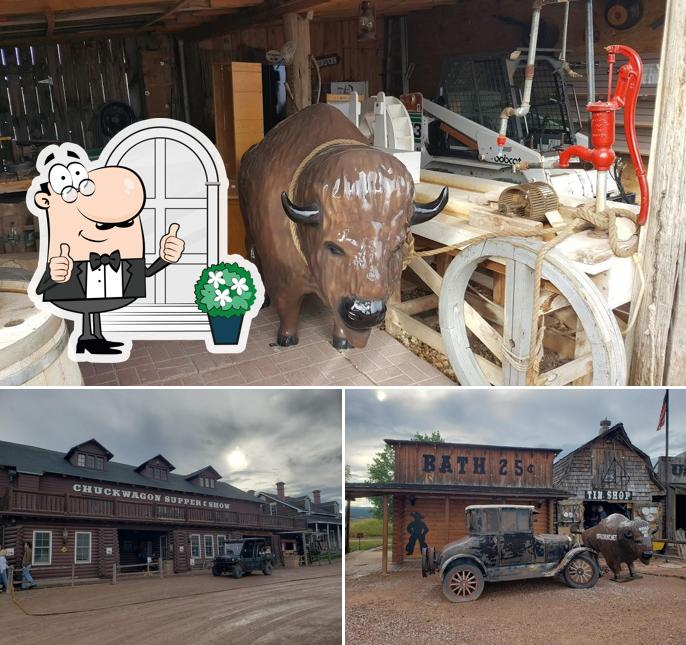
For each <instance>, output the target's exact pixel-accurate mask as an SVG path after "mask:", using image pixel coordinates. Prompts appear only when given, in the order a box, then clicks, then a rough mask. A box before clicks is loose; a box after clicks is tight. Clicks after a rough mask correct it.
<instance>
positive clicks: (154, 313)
mask: <svg viewBox="0 0 686 645" xmlns="http://www.w3.org/2000/svg"><path fill="white" fill-rule="evenodd" d="M136 125H137V126H138V127H136ZM136 125H134V126H132V127H129V128H127V129H126V131H125V136H123V137H119V135H118V136H117V137H115V138H114V139H113V140H112V141H110V142H109V144H108V145H107V146H106V147H105V150H103V153H102V155H101V160H102V161H103V164H104V165H105V166H125V167H127V168H130V169H131V170H134V171H135V172H136V173H138V175H139V176H140V177H141V179H142V181H143V184H144V185H145V193H146V198H145V206H144V208H143V211H142V212H141V223H142V226H143V235H144V239H145V263H146V265H150V264H152V263H153V262H154V261H155V260H156V259H157V257H158V256H159V242H160V239H161V238H162V237H163V236H164V235H165V234H166V233H167V231H168V230H169V227H170V226H171V224H173V223H178V224H179V225H180V229H179V233H178V236H179V237H180V238H181V239H183V240H184V242H185V245H186V246H185V250H184V253H183V256H182V257H181V260H180V261H179V262H178V263H177V264H171V265H169V266H168V267H167V268H166V269H164V270H163V271H160V272H159V273H157V274H156V275H154V276H153V277H150V278H148V280H147V282H146V293H147V295H146V297H145V298H144V299H140V300H137V301H136V302H134V303H133V304H131V305H129V306H127V307H125V308H123V309H121V310H119V311H114V312H111V313H109V314H105V315H103V328H104V330H105V331H106V332H107V331H111V332H118V333H122V332H123V333H126V334H128V335H130V337H132V338H141V339H143V338H152V339H154V338H159V337H160V335H161V334H160V332H163V331H165V332H173V333H174V334H175V337H179V334H178V332H183V333H182V336H183V337H188V338H193V337H196V338H201V337H204V334H206V333H207V331H208V329H209V328H208V325H207V317H206V316H205V315H204V314H201V313H200V312H199V311H198V310H197V307H196V305H195V293H194V286H195V282H196V281H197V280H198V278H199V276H200V272H201V271H202V269H203V268H204V267H206V266H208V265H209V264H213V263H216V262H219V261H221V260H223V259H225V258H226V255H227V253H226V248H227V223H226V199H227V188H228V182H227V179H226V171H225V169H224V164H223V162H222V160H221V157H220V156H219V153H218V152H217V150H216V148H215V147H214V145H213V144H212V143H211V142H210V141H209V139H207V138H206V137H205V136H204V135H203V134H202V133H201V132H199V131H197V130H195V129H194V128H192V127H191V126H188V125H187V124H185V123H182V122H180V121H174V120H171V119H148V120H147V121H141V122H140V123H139V124H136ZM122 134H124V133H122Z"/></svg>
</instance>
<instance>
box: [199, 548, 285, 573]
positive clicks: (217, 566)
mask: <svg viewBox="0 0 686 645" xmlns="http://www.w3.org/2000/svg"><path fill="white" fill-rule="evenodd" d="M275 563H276V557H275V556H274V555H273V554H272V552H271V546H270V543H269V542H268V541H267V540H266V539H265V538H244V539H242V540H232V541H230V542H226V543H225V544H224V548H223V553H220V554H219V555H218V556H217V557H216V558H215V559H214V562H213V563H212V575H214V576H220V575H222V573H230V574H231V575H232V576H233V577H234V578H241V577H243V575H244V574H246V573H252V572H253V571H261V572H262V573H263V574H264V575H265V576H270V575H272V569H273V567H274V564H275Z"/></svg>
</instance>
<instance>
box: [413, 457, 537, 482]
mask: <svg viewBox="0 0 686 645" xmlns="http://www.w3.org/2000/svg"><path fill="white" fill-rule="evenodd" d="M423 457H424V467H423V471H424V472H425V473H435V472H439V473H457V474H458V475H464V474H470V475H485V474H486V472H487V471H486V461H487V459H486V457H467V456H466V455H457V456H456V457H454V458H453V459H451V456H450V455H432V454H425V455H423ZM525 472H527V473H529V474H532V473H534V472H535V468H534V465H533V464H526V463H524V460H522V459H504V458H503V459H498V475H501V476H505V475H510V474H512V473H514V475H515V476H516V477H521V476H522V475H523V474H524V473H525Z"/></svg>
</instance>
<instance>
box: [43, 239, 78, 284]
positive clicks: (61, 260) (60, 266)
mask: <svg viewBox="0 0 686 645" xmlns="http://www.w3.org/2000/svg"><path fill="white" fill-rule="evenodd" d="M48 265H49V267H50V277H51V278H52V280H53V281H54V282H67V280H69V278H71V271H72V269H73V268H74V260H72V259H71V257H69V245H68V244H60V254H59V255H56V256H55V257H54V258H50V260H49V262H48Z"/></svg>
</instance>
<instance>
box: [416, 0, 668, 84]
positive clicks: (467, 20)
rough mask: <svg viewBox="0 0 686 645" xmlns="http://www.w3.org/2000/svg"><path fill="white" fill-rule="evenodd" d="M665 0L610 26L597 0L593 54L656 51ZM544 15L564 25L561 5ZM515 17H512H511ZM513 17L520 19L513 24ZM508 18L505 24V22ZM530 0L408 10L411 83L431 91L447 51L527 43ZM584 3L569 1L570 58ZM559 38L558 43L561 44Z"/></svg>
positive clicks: (467, 1) (477, 0)
mask: <svg viewBox="0 0 686 645" xmlns="http://www.w3.org/2000/svg"><path fill="white" fill-rule="evenodd" d="M665 4H666V0H655V2H644V3H643V6H644V15H643V18H642V19H641V21H640V22H639V23H638V24H637V25H636V26H635V27H632V28H631V29H627V30H624V31H617V30H613V29H611V28H610V27H609V25H608V24H607V23H606V22H605V17H604V3H602V2H596V3H595V30H596V39H595V46H596V56H598V57H599V56H601V55H602V49H603V47H605V46H606V45H610V44H625V45H629V46H630V47H633V48H634V49H636V50H637V51H638V52H639V53H640V54H641V55H644V54H659V53H660V46H661V43H662V31H663V29H662V26H661V22H660V19H661V18H664V15H665ZM541 16H542V20H543V21H544V22H547V23H551V24H553V25H557V26H558V28H559V30H560V33H561V26H562V6H549V7H545V8H544V9H543V12H542V14H541ZM513 21H514V22H513ZM515 22H517V23H519V24H515ZM508 23H509V24H508ZM530 23H531V3H530V2H522V1H521V0H462V2H460V3H459V4H455V5H449V6H439V7H435V8H433V9H430V10H428V11H417V12H413V13H410V14H408V17H407V25H408V35H409V61H410V63H414V64H415V65H416V67H415V71H414V74H413V75H412V77H411V79H410V89H411V90H414V91H419V92H423V93H424V94H425V95H426V96H429V97H430V96H432V95H435V93H436V92H437V90H438V84H439V80H440V76H441V65H442V62H443V60H444V59H445V58H446V57H447V56H450V55H458V54H479V53H488V52H507V53H509V52H511V51H512V50H514V49H515V48H517V47H521V46H527V45H528V33H529V25H530ZM584 24H585V8H584V6H583V3H573V4H572V5H571V8H570V14H569V32H568V34H569V35H568V43H569V49H570V54H569V56H568V58H569V60H572V61H573V60H584V58H585V56H584V52H585V39H584ZM559 44H560V43H559V38H558V43H557V45H556V46H559Z"/></svg>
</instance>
